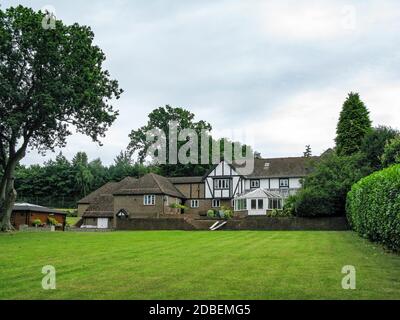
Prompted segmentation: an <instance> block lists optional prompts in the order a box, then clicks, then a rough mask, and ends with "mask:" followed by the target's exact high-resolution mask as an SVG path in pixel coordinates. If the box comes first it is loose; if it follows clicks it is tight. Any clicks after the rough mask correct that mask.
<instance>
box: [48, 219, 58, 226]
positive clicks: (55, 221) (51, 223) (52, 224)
mask: <svg viewBox="0 0 400 320" xmlns="http://www.w3.org/2000/svg"><path fill="white" fill-rule="evenodd" d="M47 223H48V224H49V225H51V226H56V225H57V224H58V222H57V220H56V219H54V218H52V217H48V218H47Z"/></svg>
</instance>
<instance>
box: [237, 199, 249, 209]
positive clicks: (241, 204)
mask: <svg viewBox="0 0 400 320" xmlns="http://www.w3.org/2000/svg"><path fill="white" fill-rule="evenodd" d="M246 208H247V200H246V199H238V200H235V210H236V211H244V210H246Z"/></svg>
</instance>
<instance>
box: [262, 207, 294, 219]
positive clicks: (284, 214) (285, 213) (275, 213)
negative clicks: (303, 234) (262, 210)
mask: <svg viewBox="0 0 400 320" xmlns="http://www.w3.org/2000/svg"><path fill="white" fill-rule="evenodd" d="M291 216H292V214H291V213H290V212H289V211H285V210H278V209H273V210H271V211H267V217H271V218H275V217H291Z"/></svg>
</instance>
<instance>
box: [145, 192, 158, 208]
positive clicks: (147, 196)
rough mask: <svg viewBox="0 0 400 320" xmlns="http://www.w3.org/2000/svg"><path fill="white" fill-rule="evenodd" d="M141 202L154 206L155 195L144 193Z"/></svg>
mask: <svg viewBox="0 0 400 320" xmlns="http://www.w3.org/2000/svg"><path fill="white" fill-rule="evenodd" d="M143 204H144V205H145V206H154V205H155V204H156V196H155V195H154V194H145V195H144V197H143Z"/></svg>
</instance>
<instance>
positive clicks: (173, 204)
mask: <svg viewBox="0 0 400 320" xmlns="http://www.w3.org/2000/svg"><path fill="white" fill-rule="evenodd" d="M169 207H170V208H172V209H181V210H183V212H185V211H186V210H188V209H189V208H188V207H187V206H184V205H183V204H180V203H172V204H170V205H169Z"/></svg>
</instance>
